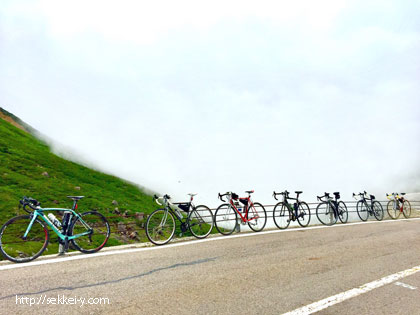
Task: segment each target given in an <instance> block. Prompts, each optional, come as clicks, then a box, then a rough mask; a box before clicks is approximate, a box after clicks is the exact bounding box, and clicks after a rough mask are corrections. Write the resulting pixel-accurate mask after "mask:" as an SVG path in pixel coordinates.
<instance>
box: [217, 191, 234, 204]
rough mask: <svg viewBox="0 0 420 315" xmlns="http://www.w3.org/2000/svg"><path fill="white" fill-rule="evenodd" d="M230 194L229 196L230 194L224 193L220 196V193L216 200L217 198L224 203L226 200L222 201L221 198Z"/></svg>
mask: <svg viewBox="0 0 420 315" xmlns="http://www.w3.org/2000/svg"><path fill="white" fill-rule="evenodd" d="M230 194H231V193H230V192H227V193H225V194H220V193H219V196H218V198H219V199H220V200H221V201H223V202H226V200H224V199H223V197H224V196H227V195H230Z"/></svg>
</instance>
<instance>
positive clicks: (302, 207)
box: [297, 201, 311, 227]
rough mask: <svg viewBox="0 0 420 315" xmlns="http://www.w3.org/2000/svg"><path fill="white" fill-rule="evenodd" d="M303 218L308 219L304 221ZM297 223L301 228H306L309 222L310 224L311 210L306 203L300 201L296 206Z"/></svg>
mask: <svg viewBox="0 0 420 315" xmlns="http://www.w3.org/2000/svg"><path fill="white" fill-rule="evenodd" d="M305 217H307V218H308V221H305ZM297 221H298V223H299V225H300V226H301V227H307V226H308V225H309V222H311V209H309V206H308V204H307V203H306V202H304V201H300V202H299V204H298V216H297Z"/></svg>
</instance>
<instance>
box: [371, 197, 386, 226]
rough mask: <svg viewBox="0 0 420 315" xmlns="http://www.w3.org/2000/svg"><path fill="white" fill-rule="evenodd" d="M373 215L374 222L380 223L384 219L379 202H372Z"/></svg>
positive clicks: (382, 209)
mask: <svg viewBox="0 0 420 315" xmlns="http://www.w3.org/2000/svg"><path fill="white" fill-rule="evenodd" d="M372 208H373V209H372V210H373V215H374V216H375V218H376V220H378V221H382V219H383V218H384V208H383V207H382V205H381V203H380V202H379V201H374V202H373V205H372Z"/></svg>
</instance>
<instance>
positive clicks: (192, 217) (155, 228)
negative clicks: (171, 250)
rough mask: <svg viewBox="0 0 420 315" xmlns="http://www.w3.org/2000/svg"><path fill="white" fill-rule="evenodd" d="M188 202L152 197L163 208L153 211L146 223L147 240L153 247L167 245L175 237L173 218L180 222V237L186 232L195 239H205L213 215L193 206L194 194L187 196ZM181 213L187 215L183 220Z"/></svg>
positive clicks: (166, 196) (211, 224)
mask: <svg viewBox="0 0 420 315" xmlns="http://www.w3.org/2000/svg"><path fill="white" fill-rule="evenodd" d="M188 195H189V196H190V201H189V202H183V203H182V202H181V203H172V202H171V201H170V199H171V197H170V196H169V195H163V196H162V197H158V196H156V195H154V197H153V198H154V200H155V202H156V203H157V204H158V205H160V206H163V207H164V208H163V209H157V210H155V211H153V212H152V213H151V214H150V215H149V216H148V218H147V221H146V235H147V238H148V239H149V240H150V241H151V242H152V243H153V244H155V245H164V244H166V243H168V242H169V241H170V240H171V239H172V238H173V237H174V235H175V230H176V223H175V218H176V219H177V220H178V221H179V222H180V224H181V225H180V231H181V233H180V235H181V236H182V234H183V233H185V232H187V231H188V230H189V231H190V232H191V234H192V235H194V236H195V237H196V238H199V239H201V238H206V237H207V236H208V235H209V234H210V233H211V231H212V229H213V226H214V220H213V214H212V212H211V210H210V209H209V208H208V207H206V206H204V205H200V206H195V205H194V204H193V200H194V196H195V195H196V194H188ZM182 212H186V213H187V217H186V218H185V219H184V217H183V215H182Z"/></svg>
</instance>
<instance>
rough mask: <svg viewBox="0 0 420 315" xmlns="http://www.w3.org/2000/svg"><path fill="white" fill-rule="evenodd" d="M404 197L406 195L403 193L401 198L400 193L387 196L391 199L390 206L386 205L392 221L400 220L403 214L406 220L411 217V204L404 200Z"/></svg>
mask: <svg viewBox="0 0 420 315" xmlns="http://www.w3.org/2000/svg"><path fill="white" fill-rule="evenodd" d="M404 195H405V193H401V196H400V194H398V193H392V194H391V195H388V194H386V197H387V198H388V199H389V201H388V204H387V205H386V210H387V212H388V215H389V216H390V217H391V219H394V220H395V219H398V218H399V217H400V215H401V213H402V214H403V216H404V217H405V218H409V217H410V215H411V204H410V202H409V201H408V200H406V199H405V198H404ZM391 196H392V199H391Z"/></svg>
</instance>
